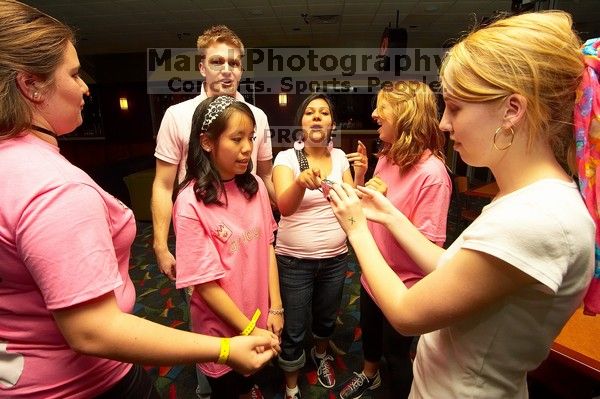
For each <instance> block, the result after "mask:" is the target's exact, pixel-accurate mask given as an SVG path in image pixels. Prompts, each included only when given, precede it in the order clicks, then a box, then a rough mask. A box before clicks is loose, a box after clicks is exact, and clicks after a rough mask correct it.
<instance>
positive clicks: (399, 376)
mask: <svg viewBox="0 0 600 399" xmlns="http://www.w3.org/2000/svg"><path fill="white" fill-rule="evenodd" d="M372 116H373V119H375V121H376V122H377V124H378V125H379V126H380V128H379V138H380V140H381V141H382V142H383V143H384V145H383V148H382V149H381V151H380V152H379V154H378V155H379V161H378V162H377V166H376V167H375V172H374V177H373V178H372V179H371V180H369V181H368V182H367V184H366V186H367V187H369V188H373V189H375V190H377V191H380V192H382V193H383V194H385V195H386V197H387V198H388V199H389V200H390V201H391V203H392V204H394V206H395V207H397V208H398V209H400V210H401V211H402V212H403V213H404V214H405V215H407V217H408V218H409V219H410V221H411V222H412V223H413V224H414V225H415V226H416V227H417V228H418V229H419V231H420V232H421V233H423V234H424V235H425V236H426V237H427V238H428V239H429V240H430V241H432V242H434V243H436V244H437V245H439V246H442V245H443V244H444V241H445V239H446V218H447V215H448V207H449V205H450V194H451V192H452V188H451V183H450V177H449V176H448V172H447V168H446V166H445V164H444V154H443V148H444V142H445V140H444V136H443V134H442V132H441V131H440V129H439V128H438V118H437V105H436V99H435V95H434V93H433V92H432V91H431V89H430V88H429V87H428V86H427V85H426V84H424V83H421V82H417V81H399V82H394V84H393V85H390V86H389V87H387V86H386V87H385V88H384V89H382V90H381V91H380V92H379V94H378V95H377V107H376V108H375V110H374V111H373V115H372ZM369 230H370V231H371V234H373V238H374V239H375V242H376V243H377V246H378V248H379V250H380V251H381V253H382V255H383V256H384V258H385V260H386V261H387V263H388V265H389V266H390V267H391V268H392V270H394V272H395V273H396V274H397V275H398V276H399V277H400V278H401V279H402V281H403V282H404V284H406V286H408V287H410V286H412V285H413V284H415V283H416V282H417V281H419V280H420V279H421V278H422V277H423V276H424V275H425V272H423V270H421V268H420V267H419V266H418V265H417V264H416V263H415V262H414V261H413V260H412V259H411V258H410V256H408V255H407V253H406V252H405V251H404V249H403V248H402V246H400V244H398V243H397V241H396V240H395V239H394V236H393V235H392V234H391V233H390V232H389V230H387V229H386V228H385V227H383V226H381V225H380V224H377V223H369ZM361 283H362V286H361V295H360V326H361V329H362V345H363V354H364V366H363V370H362V372H360V373H358V372H355V373H354V374H353V375H352V376H351V377H350V378H349V379H348V380H347V381H346V382H345V383H344V384H343V385H342V389H341V391H340V397H341V398H342V399H354V398H359V397H361V396H362V395H363V394H364V393H365V392H366V391H367V390H373V389H375V388H377V387H379V385H380V384H381V377H380V374H379V367H380V359H381V356H382V355H384V356H385V359H386V363H387V365H388V369H389V372H390V377H391V378H390V387H391V392H392V393H393V394H392V396H393V397H394V398H406V397H407V396H408V393H409V391H410V385H411V382H412V363H411V360H410V357H409V351H410V348H411V345H412V342H413V337H412V336H404V335H402V334H400V333H398V332H396V331H395V330H394V328H393V327H392V326H391V325H390V324H389V322H388V321H387V320H386V318H385V317H384V315H383V313H382V312H381V310H380V309H379V307H378V306H377V304H376V303H375V301H373V299H372V297H371V291H370V289H369V285H368V284H367V282H366V280H365V279H364V278H361Z"/></svg>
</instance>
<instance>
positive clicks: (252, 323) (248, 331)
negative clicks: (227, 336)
mask: <svg viewBox="0 0 600 399" xmlns="http://www.w3.org/2000/svg"><path fill="white" fill-rule="evenodd" d="M259 317H260V309H256V312H254V316H252V319H251V320H250V323H248V325H247V326H246V328H244V330H242V332H241V333H240V335H250V334H252V331H254V327H256V322H257V321H258V318H259Z"/></svg>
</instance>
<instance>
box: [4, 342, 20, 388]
mask: <svg viewBox="0 0 600 399" xmlns="http://www.w3.org/2000/svg"><path fill="white" fill-rule="evenodd" d="M24 366H25V359H23V356H22V355H21V354H19V353H11V352H9V351H8V343H7V342H2V341H0V385H1V386H3V387H8V388H11V387H13V386H15V384H16V383H17V381H19V378H20V377H21V374H22V373H23V367H24Z"/></svg>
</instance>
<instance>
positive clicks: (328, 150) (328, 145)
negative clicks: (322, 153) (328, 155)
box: [327, 136, 333, 152]
mask: <svg viewBox="0 0 600 399" xmlns="http://www.w3.org/2000/svg"><path fill="white" fill-rule="evenodd" d="M331 151H333V137H331V136H329V142H328V143H327V152H331Z"/></svg>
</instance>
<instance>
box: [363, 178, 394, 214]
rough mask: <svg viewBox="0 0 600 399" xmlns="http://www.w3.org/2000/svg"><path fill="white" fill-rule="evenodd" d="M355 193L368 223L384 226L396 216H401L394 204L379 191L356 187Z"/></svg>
mask: <svg viewBox="0 0 600 399" xmlns="http://www.w3.org/2000/svg"><path fill="white" fill-rule="evenodd" d="M382 181H383V180H382ZM384 184H385V183H384ZM380 187H381V186H380ZM386 187H387V186H386ZM356 191H357V194H358V196H359V198H360V199H361V200H360V202H361V204H362V208H363V212H364V213H365V216H366V217H367V219H369V220H370V221H372V222H376V223H381V224H386V223H389V222H390V221H391V220H393V218H394V217H397V216H398V214H401V213H400V211H398V209H396V207H395V206H394V204H392V203H391V202H390V200H389V199H387V198H386V197H385V195H384V194H383V193H382V192H380V191H379V190H374V189H372V188H370V187H361V186H358V187H357V188H356ZM386 191H387V190H386Z"/></svg>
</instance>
